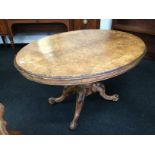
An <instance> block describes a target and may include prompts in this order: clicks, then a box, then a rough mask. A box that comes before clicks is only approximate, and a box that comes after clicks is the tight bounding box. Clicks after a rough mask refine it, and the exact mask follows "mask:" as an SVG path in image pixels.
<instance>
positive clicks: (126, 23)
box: [112, 19, 155, 60]
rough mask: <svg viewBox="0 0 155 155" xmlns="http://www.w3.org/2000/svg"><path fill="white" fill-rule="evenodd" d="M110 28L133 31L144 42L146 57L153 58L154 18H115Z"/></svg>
mask: <svg viewBox="0 0 155 155" xmlns="http://www.w3.org/2000/svg"><path fill="white" fill-rule="evenodd" d="M112 29H115V30H121V31H125V32H130V33H133V34H135V35H137V36H139V37H140V38H142V39H143V41H144V42H145V43H146V46H147V53H146V58H149V59H153V60H155V20H154V19H115V20H113V22H112Z"/></svg>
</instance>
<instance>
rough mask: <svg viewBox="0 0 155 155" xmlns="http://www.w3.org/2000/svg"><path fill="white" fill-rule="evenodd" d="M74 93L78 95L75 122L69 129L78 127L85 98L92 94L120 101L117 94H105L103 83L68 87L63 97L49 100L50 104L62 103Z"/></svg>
mask: <svg viewBox="0 0 155 155" xmlns="http://www.w3.org/2000/svg"><path fill="white" fill-rule="evenodd" d="M71 92H74V93H76V94H77V98H76V107H75V113H74V117H73V120H72V121H71V123H70V126H69V128H70V129H71V130H75V129H76V127H77V121H78V119H79V117H80V113H81V110H82V107H83V104H84V99H85V96H88V95H91V94H92V93H99V94H100V95H101V96H102V97H103V98H104V99H106V100H112V101H118V99H119V96H118V95H117V94H114V95H107V94H106V92H105V86H104V85H103V84H101V83H93V84H88V85H78V86H66V87H64V90H63V92H62V95H61V96H60V97H58V98H53V97H51V98H49V99H48V101H49V103H50V104H54V103H59V102H62V101H63V100H64V99H65V98H66V97H67V96H68V95H69V93H71Z"/></svg>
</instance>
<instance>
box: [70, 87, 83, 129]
mask: <svg viewBox="0 0 155 155" xmlns="http://www.w3.org/2000/svg"><path fill="white" fill-rule="evenodd" d="M85 93H86V90H85V87H84V86H82V87H81V88H80V90H78V91H77V99H76V107H75V113H74V117H73V120H72V121H71V123H70V129H71V130H74V129H76V127H77V121H78V119H79V117H80V113H81V110H82V107H83V104H84V99H85Z"/></svg>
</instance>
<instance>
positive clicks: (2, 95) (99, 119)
mask: <svg viewBox="0 0 155 155" xmlns="http://www.w3.org/2000/svg"><path fill="white" fill-rule="evenodd" d="M20 48H21V46H17V47H16V50H17V51H18V50H19V49H20ZM14 56H15V54H14V52H13V51H12V49H11V48H9V47H8V48H4V47H0V87H1V89H0V100H1V101H2V102H3V104H4V105H5V107H6V111H5V120H7V122H8V125H7V128H8V129H11V130H19V131H21V132H22V133H23V134H25V135H126V134H127V135H131V134H132V135H144V134H147V135H148V134H149V135H150V134H151V135H152V134H155V62H154V61H150V60H145V59H143V60H142V61H141V62H140V64H138V66H136V67H135V68H134V69H132V70H130V71H129V72H127V73H125V74H123V75H120V76H118V77H115V78H112V79H109V80H106V81H104V84H105V85H106V88H107V93H109V94H113V93H118V94H119V95H120V99H119V101H118V102H111V101H106V100H104V99H102V98H101V97H100V96H99V95H98V94H94V95H91V96H89V97H87V98H86V100H85V105H84V107H83V110H82V113H81V116H80V119H79V122H78V128H77V130H75V131H70V130H69V129H68V127H69V123H70V121H71V120H72V118H73V113H74V109H75V96H74V94H72V95H70V96H69V97H68V98H67V99H66V100H65V101H64V102H63V103H60V104H56V105H50V104H48V101H47V99H48V98H49V97H51V96H53V97H56V96H59V95H60V94H61V91H62V88H63V87H60V86H48V85H42V84H38V83H35V82H32V81H29V80H27V79H25V78H24V77H23V76H22V75H21V74H20V73H19V72H18V71H17V70H16V69H15V67H14V66H13V59H14Z"/></svg>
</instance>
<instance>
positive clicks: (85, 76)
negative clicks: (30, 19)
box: [15, 30, 145, 85]
mask: <svg viewBox="0 0 155 155" xmlns="http://www.w3.org/2000/svg"><path fill="white" fill-rule="evenodd" d="M131 51H132V52H131ZM144 51H145V44H144V42H143V41H142V40H141V39H140V38H138V37H136V36H134V35H132V34H129V33H124V32H120V31H104V30H79V31H71V32H66V33H61V34H56V35H52V36H49V37H45V38H43V39H41V40H39V41H36V42H33V43H31V44H29V45H27V46H25V47H24V48H22V49H21V50H20V52H19V53H18V54H17V56H16V58H15V65H16V67H17V69H18V70H19V71H21V72H22V74H23V75H25V76H26V77H27V78H29V79H32V80H35V81H37V82H40V83H44V84H49V85H79V84H86V83H91V82H96V81H100V80H104V79H107V78H111V77H114V76H116V75H119V74H121V73H124V72H125V71H127V70H128V69H130V68H132V67H133V66H134V65H136V64H137V62H139V60H140V59H141V58H142V57H143V55H144ZM79 64H80V67H79Z"/></svg>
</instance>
